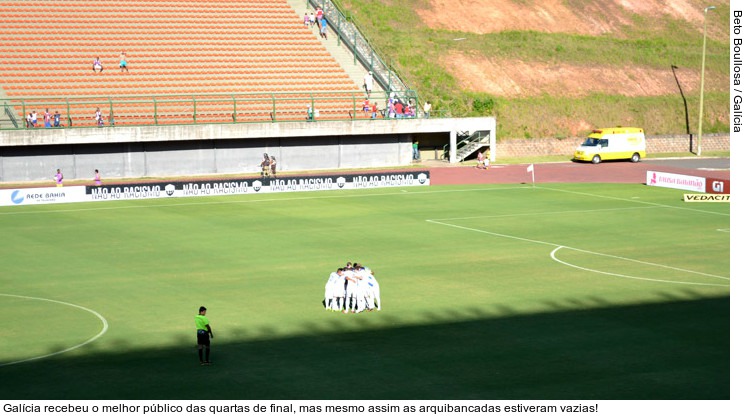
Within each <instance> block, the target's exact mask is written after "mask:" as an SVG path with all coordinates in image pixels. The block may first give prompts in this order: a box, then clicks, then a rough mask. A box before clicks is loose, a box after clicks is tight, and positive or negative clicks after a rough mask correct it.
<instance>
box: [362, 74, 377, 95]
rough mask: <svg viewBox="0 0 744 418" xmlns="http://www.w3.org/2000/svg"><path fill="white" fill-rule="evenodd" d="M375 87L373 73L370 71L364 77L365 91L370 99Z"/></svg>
mask: <svg viewBox="0 0 744 418" xmlns="http://www.w3.org/2000/svg"><path fill="white" fill-rule="evenodd" d="M374 85H375V78H374V77H373V76H372V71H370V72H368V73H367V74H365V75H364V91H366V92H367V96H368V97H369V95H370V93H372V87H374Z"/></svg>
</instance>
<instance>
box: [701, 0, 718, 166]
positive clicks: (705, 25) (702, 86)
mask: <svg viewBox="0 0 744 418" xmlns="http://www.w3.org/2000/svg"><path fill="white" fill-rule="evenodd" d="M715 8H716V6H708V7H706V8H705V9H704V10H703V66H702V68H701V70H700V112H699V113H698V138H697V156H698V157H699V156H700V155H701V154H702V153H703V148H702V143H703V95H704V92H705V41H706V38H707V23H708V10H713V9H715Z"/></svg>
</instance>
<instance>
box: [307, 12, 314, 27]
mask: <svg viewBox="0 0 744 418" xmlns="http://www.w3.org/2000/svg"><path fill="white" fill-rule="evenodd" d="M308 17H309V18H310V29H312V28H313V26H315V13H312V12H311V13H310V16H308Z"/></svg>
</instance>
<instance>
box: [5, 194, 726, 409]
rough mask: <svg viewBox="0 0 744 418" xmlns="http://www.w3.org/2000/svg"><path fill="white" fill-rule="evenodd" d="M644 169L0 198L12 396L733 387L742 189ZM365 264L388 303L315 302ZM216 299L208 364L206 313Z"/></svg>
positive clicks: (720, 395)
mask: <svg viewBox="0 0 744 418" xmlns="http://www.w3.org/2000/svg"><path fill="white" fill-rule="evenodd" d="M682 193H683V192H682V191H679V190H670V189H662V188H652V187H646V186H642V185H615V184H613V185H608V184H581V185H578V184H552V185H544V186H539V187H536V188H532V187H530V186H525V185H487V186H483V185H480V186H431V187H418V188H416V187H414V188H393V189H377V190H366V191H355V190H343V191H334V192H313V193H283V194H272V195H245V196H230V197H210V198H182V199H156V200H143V201H125V202H95V203H88V204H66V205H39V206H27V207H4V208H0V230H1V231H2V236H3V238H4V239H3V241H4V242H3V249H2V252H1V253H0V260H1V261H2V266H3V267H2V273H1V279H0V283H2V286H1V287H0V293H1V294H2V295H0V301H1V302H2V303H1V304H0V306H1V308H0V314H1V315H2V317H3V318H4V322H5V326H4V331H3V337H4V338H3V340H4V342H3V344H2V347H3V348H2V350H0V364H2V365H0V378H2V380H3V381H4V382H6V383H8V382H12V384H5V385H3V386H4V389H3V396H4V398H5V399H193V398H195V397H198V398H199V399H729V388H730V371H729V367H730V365H729V356H730V348H729V340H730V334H729V325H730V319H729V307H730V302H729V296H730V288H729V275H730V273H729V270H730V266H729V253H730V248H729V239H730V233H729V221H730V215H729V206H728V205H727V204H690V203H688V204H685V203H683V202H682V200H681V197H682ZM346 261H352V262H354V261H359V262H361V263H363V264H365V265H367V266H370V267H371V268H372V269H373V270H374V271H375V274H376V277H377V279H378V281H379V282H380V286H381V289H382V300H383V304H382V306H383V309H382V311H380V312H376V311H375V312H369V313H361V314H350V315H344V314H341V313H335V312H328V311H325V310H324V309H323V306H322V299H323V292H324V285H325V282H326V280H327V278H328V275H329V273H330V272H331V271H332V270H334V269H335V268H336V267H338V266H340V265H341V264H343V263H345V262H346ZM199 305H205V306H207V308H208V309H209V311H208V317H209V319H210V321H211V323H212V326H213V329H214V332H215V339H214V340H213V343H212V344H213V345H212V347H213V349H212V360H213V362H214V363H215V364H214V365H213V366H212V367H200V366H199V362H198V358H197V352H196V349H195V332H194V322H193V317H194V315H196V313H197V308H198V307H199Z"/></svg>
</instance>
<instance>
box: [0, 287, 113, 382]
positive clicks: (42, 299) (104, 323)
mask: <svg viewBox="0 0 744 418" xmlns="http://www.w3.org/2000/svg"><path fill="white" fill-rule="evenodd" d="M0 296H5V297H11V298H20V299H31V300H41V301H44V302H53V303H59V304H61V305H67V306H72V307H73V308H78V309H82V310H84V311H86V312H90V313H92V314H93V315H95V316H96V317H98V319H99V320H100V321H101V323H102V324H103V329H101V332H99V333H98V334H96V335H95V336H93V337H92V338H90V339H88V340H87V341H85V342H82V343H80V344H78V345H76V346H74V347H70V348H66V349H64V350H60V351H56V352H54V353H50V354H45V355H43V356H37V357H32V358H27V359H23V360H16V361H11V362H9V363H1V364H0V367H3V366H10V365H12V364H19V363H26V362H29V361H34V360H41V359H43V358H47V357H51V356H56V355H59V354H63V353H66V352H68V351H72V350H75V349H78V348H80V347H82V346H84V345H86V344H90V343H92V342H93V341H95V340H97V339H98V338H100V337H101V336H102V335H103V334H105V333H106V331H108V322H107V321H106V318H104V317H103V315H101V314H99V313H98V312H96V311H94V310H92V309H88V308H86V307H84V306H80V305H75V304H73V303H68V302H62V301H59V300H53V299H44V298H35V297H31V296H19V295H9V294H5V293H0Z"/></svg>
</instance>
